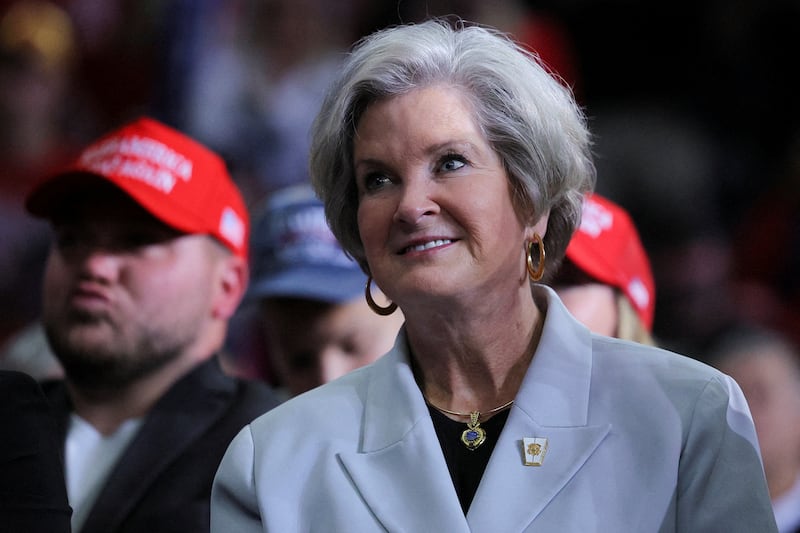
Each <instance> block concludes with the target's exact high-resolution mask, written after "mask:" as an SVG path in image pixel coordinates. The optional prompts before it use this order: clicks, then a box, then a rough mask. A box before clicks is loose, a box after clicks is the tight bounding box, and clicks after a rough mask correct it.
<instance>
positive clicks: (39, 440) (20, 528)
mask: <svg viewBox="0 0 800 533" xmlns="http://www.w3.org/2000/svg"><path fill="white" fill-rule="evenodd" d="M0 427H2V428H3V434H2V436H0V530H2V531H4V532H5V533H61V532H69V530H70V526H69V519H70V515H71V513H72V510H71V509H70V507H69V504H68V503H67V489H66V485H65V483H64V469H63V467H62V463H61V452H60V449H59V444H58V436H57V432H56V424H55V419H54V418H53V414H52V413H51V412H50V407H49V405H48V403H47V399H46V398H45V397H44V394H42V390H41V389H40V388H39V384H38V383H36V381H35V380H34V379H33V378H32V377H31V376H29V375H27V374H23V373H21V372H12V371H0Z"/></svg>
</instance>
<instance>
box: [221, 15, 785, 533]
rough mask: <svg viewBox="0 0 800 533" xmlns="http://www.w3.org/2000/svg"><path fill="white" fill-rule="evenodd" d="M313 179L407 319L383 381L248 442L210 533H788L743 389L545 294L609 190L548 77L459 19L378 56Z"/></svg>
mask: <svg viewBox="0 0 800 533" xmlns="http://www.w3.org/2000/svg"><path fill="white" fill-rule="evenodd" d="M311 169H312V177H313V182H314V185H315V187H316V190H317V193H318V194H319V196H320V197H321V199H322V200H323V202H324V204H325V209H326V214H327V217H328V220H329V223H330V226H331V228H332V230H333V232H334V234H335V235H336V237H337V238H338V239H339V241H340V242H341V243H342V245H343V247H344V248H345V250H347V252H348V253H349V254H351V255H352V256H353V257H354V258H355V259H356V260H357V261H358V262H359V263H360V265H361V267H362V268H363V269H364V271H365V272H366V273H367V274H368V276H369V281H368V282H367V287H366V294H365V297H366V299H367V301H368V302H369V303H370V306H371V307H372V308H373V310H374V311H375V312H377V313H378V314H389V313H392V312H393V311H395V310H396V309H397V307H399V308H400V309H402V311H403V314H404V315H405V317H406V321H405V324H404V326H403V329H402V330H401V331H400V333H399V335H398V337H397V341H396V343H395V345H394V348H393V349H392V350H391V351H390V352H389V353H388V354H386V355H385V356H383V357H382V358H381V359H379V360H378V361H377V362H375V363H373V364H372V365H370V366H367V367H364V368H361V369H359V370H356V371H354V372H352V373H350V374H348V375H346V376H344V377H342V378H340V379H338V380H336V381H334V382H332V383H328V384H326V385H323V386H321V387H319V388H317V389H314V390H312V391H310V392H308V393H305V394H303V395H300V396H298V397H296V398H294V399H292V400H289V401H287V402H286V403H284V404H283V405H281V406H279V407H278V408H276V409H274V410H272V411H270V412H269V413H267V414H265V415H264V416H262V417H261V418H259V419H258V420H256V421H254V422H253V423H252V424H250V425H249V426H248V427H247V428H245V429H244V430H243V431H242V432H241V433H240V434H239V435H238V436H237V437H236V439H235V440H234V441H233V442H232V443H231V446H230V448H229V449H228V452H227V454H226V456H225V458H224V459H223V461H222V464H221V465H220V468H219V470H218V472H217V478H216V480H215V485H214V490H213V494H212V512H211V521H212V530H214V531H218V532H223V531H225V532H227V531H237V532H245V533H249V532H257V531H281V532H294V531H358V532H360V531H384V530H385V531H414V532H416V531H447V532H448V533H449V532H466V531H499V532H510V531H534V530H535V531H559V532H564V531H581V532H583V531H637V532H638V531H661V532H665V531H711V530H720V531H773V530H774V529H775V525H774V521H773V518H772V513H771V509H770V502H769V497H768V495H767V490H766V485H765V483H764V474H763V470H762V468H761V463H760V459H759V451H758V444H757V441H756V437H755V432H754V429H753V423H752V419H751V418H750V414H749V411H748V409H747V405H746V403H745V402H744V399H743V396H742V393H741V391H740V389H739V387H738V386H737V385H736V383H735V382H733V381H732V380H731V379H729V378H728V377H726V376H724V375H723V374H721V373H719V372H718V371H716V370H714V369H712V368H711V367H708V366H705V365H703V364H700V363H698V362H696V361H694V360H691V359H689V358H686V357H683V356H680V355H677V354H673V353H669V352H666V351H663V350H660V349H657V348H654V347H648V346H643V345H639V344H634V343H631V342H627V341H622V340H617V339H611V338H608V337H602V336H598V335H593V334H592V333H590V332H589V330H588V329H586V328H585V327H584V326H582V325H581V324H580V323H579V322H578V321H577V320H575V319H574V318H573V317H572V316H571V315H570V314H569V313H568V312H567V311H566V309H565V307H564V306H563V304H562V303H561V301H560V300H559V298H558V296H557V295H556V294H555V292H554V291H553V290H552V289H550V288H549V287H547V286H546V285H544V284H542V283H541V281H542V280H543V279H545V276H546V274H548V273H550V272H552V271H554V270H555V269H556V266H557V265H558V263H559V261H560V260H561V258H562V256H563V255H564V251H565V249H566V247H567V244H568V243H569V240H570V237H571V235H572V233H573V231H574V230H575V228H576V227H577V224H578V223H579V219H580V211H581V202H582V199H583V196H584V194H585V193H587V192H588V191H590V190H591V189H592V187H593V182H594V170H593V165H592V161H591V156H590V135H589V133H588V131H587V128H586V125H585V119H584V117H583V115H582V113H581V111H580V109H579V108H578V106H577V105H576V103H575V101H574V99H573V98H572V96H571V94H570V92H569V90H568V89H566V88H565V87H564V86H563V85H561V84H560V83H559V82H558V81H557V80H556V79H554V78H553V76H552V75H551V74H550V73H548V72H547V70H546V69H545V68H544V67H543V66H542V65H541V64H540V63H539V62H538V60H537V59H536V57H535V56H533V55H531V54H530V53H528V52H526V51H525V50H524V49H523V48H521V47H520V46H518V45H517V44H515V43H514V42H513V41H511V40H510V39H508V38H507V37H506V36H504V35H502V34H500V33H499V32H496V31H494V30H491V29H489V28H484V27H478V26H471V25H467V24H465V23H457V24H455V25H451V24H448V23H446V22H444V21H439V20H435V21H428V22H425V23H422V24H419V25H405V26H398V27H394V28H390V29H386V30H383V31H380V32H377V33H376V34H373V35H371V36H369V37H367V38H366V39H364V40H363V41H361V42H360V43H358V44H357V46H356V47H355V48H354V50H353V51H352V53H351V54H350V56H349V57H348V59H347V61H346V63H345V65H344V66H343V68H342V71H341V73H340V75H339V78H338V80H337V81H336V82H335V83H334V85H333V87H332V89H331V91H330V93H329V95H328V96H327V98H326V99H325V101H324V103H323V105H322V109H321V111H320V113H319V116H318V118H317V121H316V123H315V126H314V130H313V142H312V151H311ZM373 283H374V284H376V285H377V286H379V287H380V289H381V290H382V291H383V293H384V294H385V295H386V296H387V297H388V298H389V299H390V300H391V302H390V303H389V304H388V305H387V304H385V303H383V302H381V303H379V302H376V301H375V300H374V299H373V297H372V294H371V292H370V285H371V284H373Z"/></svg>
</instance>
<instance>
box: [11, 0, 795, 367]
mask: <svg viewBox="0 0 800 533" xmlns="http://www.w3.org/2000/svg"><path fill="white" fill-rule="evenodd" d="M431 15H458V16H460V17H462V18H464V19H466V20H472V21H477V22H481V23H486V24H490V25H493V26H496V27H499V28H501V29H503V30H505V31H508V32H510V33H511V34H513V35H514V36H515V37H516V38H517V39H518V40H520V41H522V42H524V43H526V44H527V45H529V46H530V47H532V48H533V49H534V50H536V51H537V52H538V53H539V54H540V55H541V57H542V58H543V59H544V60H545V62H546V63H547V64H548V65H549V66H550V67H551V68H552V70H553V71H554V72H556V73H557V74H558V75H560V76H561V78H563V80H564V82H565V83H568V84H569V85H571V86H572V87H573V88H574V90H575V92H576V95H577V96H578V99H579V101H580V102H581V103H582V105H584V106H585V109H586V113H587V115H588V116H589V118H590V125H591V127H592V129H593V131H594V133H595V136H596V137H595V153H596V156H597V157H596V165H597V168H598V185H597V190H598V192H600V193H602V194H603V195H605V196H606V197H608V198H610V199H612V200H614V201H616V202H617V203H619V204H620V205H622V206H623V207H624V208H625V209H627V210H628V212H629V213H630V214H631V216H632V218H633V220H634V221H635V223H636V225H637V227H638V228H639V231H640V234H641V238H642V242H643V244H644V247H645V248H646V250H647V252H648V254H649V256H650V259H651V262H652V266H653V274H654V278H655V286H656V291H657V292H656V307H655V316H654V322H653V336H654V338H655V339H656V340H657V342H658V343H659V344H660V345H662V346H665V347H667V348H672V349H675V350H677V351H680V352H682V353H685V354H687V355H691V356H694V357H697V358H700V359H705V358H706V356H707V352H708V350H709V349H710V347H711V346H712V345H713V344H714V343H715V342H716V340H717V339H718V337H719V336H720V334H721V333H723V332H724V331H727V330H728V329H730V327H731V326H732V325H735V324H740V323H746V324H750V325H755V326H763V327H769V328H771V329H775V330H778V331H780V332H783V334H785V335H787V336H788V337H790V338H792V339H794V340H795V341H800V327H797V325H798V323H800V281H798V276H797V275H796V274H797V272H800V121H798V117H800V104H799V103H798V101H797V99H796V98H795V97H794V96H795V95H796V94H797V90H798V88H800V87H798V82H797V81H796V76H795V75H793V73H792V68H791V64H793V62H792V60H793V59H794V57H793V55H794V51H796V50H798V49H800V46H798V44H800V43H797V40H798V37H797V35H798V33H797V31H796V28H797V27H800V26H798V24H800V4H798V3H797V2H796V1H794V0H772V1H770V2H760V1H758V0H741V1H738V2H733V3H731V2H723V1H721V0H703V1H701V2H688V1H685V2H671V3H661V4H657V5H653V4H652V3H650V2H643V1H636V0H569V1H563V0H562V1H558V2H556V1H552V0H551V1H533V0H529V1H527V2H526V1H522V0H507V1H490V0H482V1H477V0H450V1H448V0H427V1H425V0H400V1H397V0H392V1H383V2H376V1H366V0H348V1H337V2H329V1H326V0H170V1H160V0H53V1H45V0H2V1H0V160H1V161H2V164H0V205H1V206H2V207H0V216H2V223H0V302H2V304H1V305H0V344H3V345H5V346H10V344H11V343H13V342H15V341H16V340H18V339H19V338H20V336H21V335H25V334H26V332H27V331H28V330H27V329H26V328H27V327H28V326H30V325H31V324H35V323H36V319H37V317H38V314H39V312H40V288H39V286H40V280H41V268H42V265H43V258H44V256H45V253H46V249H47V245H48V242H47V240H48V237H47V236H48V232H47V227H46V225H45V224H44V223H42V222H41V221H36V220H33V219H31V218H30V217H29V216H28V215H27V214H26V213H25V212H24V210H23V208H22V198H23V196H24V194H25V192H26V191H27V190H28V189H29V187H30V186H31V184H32V182H33V181H34V180H35V179H37V178H38V177H39V176H42V175H43V174H45V173H46V172H47V171H48V169H51V168H53V167H55V166H56V165H59V164H61V163H63V162H64V161H66V160H67V159H68V158H70V157H71V156H73V155H74V154H75V151H76V149H77V147H79V146H81V145H82V144H85V143H86V142H87V141H88V140H90V139H92V138H94V137H95V136H96V135H98V134H99V133H101V132H104V131H107V130H109V129H111V128H113V127H116V126H118V125H119V124H121V123H123V122H124V121H127V120H130V119H132V118H135V117H137V116H140V115H144V114H147V115H151V116H153V117H155V118H158V119H160V120H161V121H163V122H165V123H167V124H170V125H172V126H174V127H176V128H178V129H180V130H182V131H185V132H187V133H188V134H190V135H192V136H194V137H195V138H197V139H199V140H201V141H202V142H204V143H205V144H207V145H208V146H210V147H211V148H213V149H214V150H216V151H217V152H219V153H221V154H222V155H223V156H224V157H225V159H226V161H227V163H228V166H229V168H230V170H231V173H232V175H233V177H234V179H235V180H236V181H237V183H238V185H239V186H240V188H241V189H242V190H243V192H244V196H245V200H246V202H247V204H248V207H250V208H251V209H255V208H256V206H259V205H263V203H264V202H265V201H266V200H267V199H268V198H269V197H270V195H271V194H272V193H273V192H274V191H276V190H277V189H278V188H281V187H284V186H286V185H293V184H302V183H305V182H306V181H307V180H308V174H307V168H306V167H307V162H306V156H307V150H308V129H309V126H310V123H311V121H312V120H313V117H314V115H315V113H316V111H317V109H318V107H319V103H320V99H321V97H322V94H323V92H324V90H325V87H326V85H327V83H328V81H329V80H330V77H331V75H332V74H333V73H334V72H335V71H336V69H337V67H338V65H339V62H340V60H341V58H342V56H343V53H344V52H346V51H347V49H348V48H349V46H350V45H351V44H352V43H353V42H354V41H356V40H357V39H358V38H359V37H361V36H363V35H365V34H367V33H369V32H371V31H373V30H375V29H378V28H381V27H384V26H387V25H390V24H395V23H398V22H410V21H415V20H421V19H423V18H425V17H427V16H431ZM244 307H246V306H244ZM251 314H252V313H251ZM248 316H250V315H249V314H248V312H247V309H243V311H242V318H241V319H240V320H238V322H237V321H235V322H234V327H233V328H232V330H231V339H230V340H229V348H230V351H231V352H232V354H233V357H234V358H236V357H242V358H246V357H248V356H249V355H250V354H252V353H258V351H259V350H262V349H264V344H263V343H264V341H263V339H259V338H258V337H257V335H253V334H252V332H251V329H250V328H251V327H252V324H251V323H250V319H248V318H247V317H248ZM32 338H34V339H35V338H40V337H36V336H34V337H32ZM31 342H33V341H31ZM27 346H28V347H30V346H31V345H30V344H29V345H27ZM248 365H249V366H248ZM242 368H247V369H248V370H247V371H246V373H247V372H251V373H257V374H260V375H261V376H262V377H266V378H267V379H269V377H270V369H269V368H263V365H260V364H256V363H252V362H249V363H248V364H243V365H242Z"/></svg>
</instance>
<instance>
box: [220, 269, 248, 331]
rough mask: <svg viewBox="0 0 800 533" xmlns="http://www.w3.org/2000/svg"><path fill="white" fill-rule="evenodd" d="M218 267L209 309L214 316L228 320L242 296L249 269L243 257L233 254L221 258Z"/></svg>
mask: <svg viewBox="0 0 800 533" xmlns="http://www.w3.org/2000/svg"><path fill="white" fill-rule="evenodd" d="M218 269H219V270H218V272H217V290H216V294H215V295H214V302H213V304H212V310H211V311H212V314H213V316H214V318H218V319H222V320H228V319H229V318H231V316H233V314H234V312H236V309H237V308H238V307H239V304H240V303H241V301H242V298H243V297H244V294H245V291H246V290H247V284H248V282H249V279H250V270H249V266H248V264H247V261H246V260H245V259H243V258H241V257H237V256H234V255H228V256H227V257H224V258H222V259H221V260H220V261H219V264H218Z"/></svg>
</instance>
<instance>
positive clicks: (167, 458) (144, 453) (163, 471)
mask: <svg viewBox="0 0 800 533" xmlns="http://www.w3.org/2000/svg"><path fill="white" fill-rule="evenodd" d="M43 388H44V389H45V392H46V394H47V395H48V397H49V398H50V400H51V402H52V403H53V407H54V409H55V410H56V411H57V413H58V416H59V420H60V426H61V438H62V443H63V441H64V438H65V437H66V428H67V423H68V421H69V415H70V412H71V410H72V408H71V404H70V401H69V397H68V396H67V392H66V387H65V385H64V383H63V382H61V381H56V382H49V383H44V384H43ZM277 403H278V400H277V398H276V396H275V395H274V394H273V392H272V390H271V389H270V388H269V387H267V386H266V385H265V384H263V383H258V382H252V381H244V380H240V379H235V378H232V377H230V376H227V375H225V374H224V373H223V372H222V370H221V368H220V365H219V361H218V360H217V359H216V358H212V359H211V360H209V361H207V362H205V363H203V364H201V365H200V366H198V367H197V368H195V369H194V370H192V371H191V372H190V373H189V374H187V375H186V376H184V377H183V378H182V379H181V380H179V381H178V382H177V383H175V385H173V386H172V388H171V389H170V390H169V391H168V392H167V393H166V394H165V395H164V397H162V398H161V400H159V401H158V403H157V404H156V405H155V406H154V407H153V409H152V410H151V412H150V413H149V414H148V415H147V417H146V418H145V420H144V422H143V424H142V426H141V428H140V429H139V432H138V433H137V434H136V436H135V437H134V438H133V440H132V441H131V443H130V444H129V446H128V448H127V449H126V450H125V452H124V453H123V455H122V457H121V459H120V460H119V462H118V463H117V465H116V466H115V467H114V468H113V470H112V472H111V473H110V474H109V478H108V481H107V482H106V485H105V487H104V488H103V489H102V491H101V492H100V494H99V495H98V497H97V500H96V501H95V503H94V507H93V508H92V510H91V512H90V513H89V515H88V516H87V518H86V522H85V523H84V525H83V529H81V530H80V532H76V533H178V532H180V533H203V532H206V531H208V530H209V502H210V497H211V484H212V481H213V480H214V474H215V473H216V470H217V467H218V466H219V463H220V460H221V459H222V455H223V454H224V453H225V450H226V448H227V447H228V444H229V443H230V441H231V440H232V439H233V437H234V436H235V435H236V433H237V432H238V431H239V430H240V429H241V428H242V427H244V426H245V425H246V424H247V423H249V422H250V421H251V420H253V419H254V418H255V417H257V416H258V415H260V414H262V413H264V412H265V411H267V410H269V409H271V408H272V407H274V406H275V405H277ZM62 448H63V446H62Z"/></svg>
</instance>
